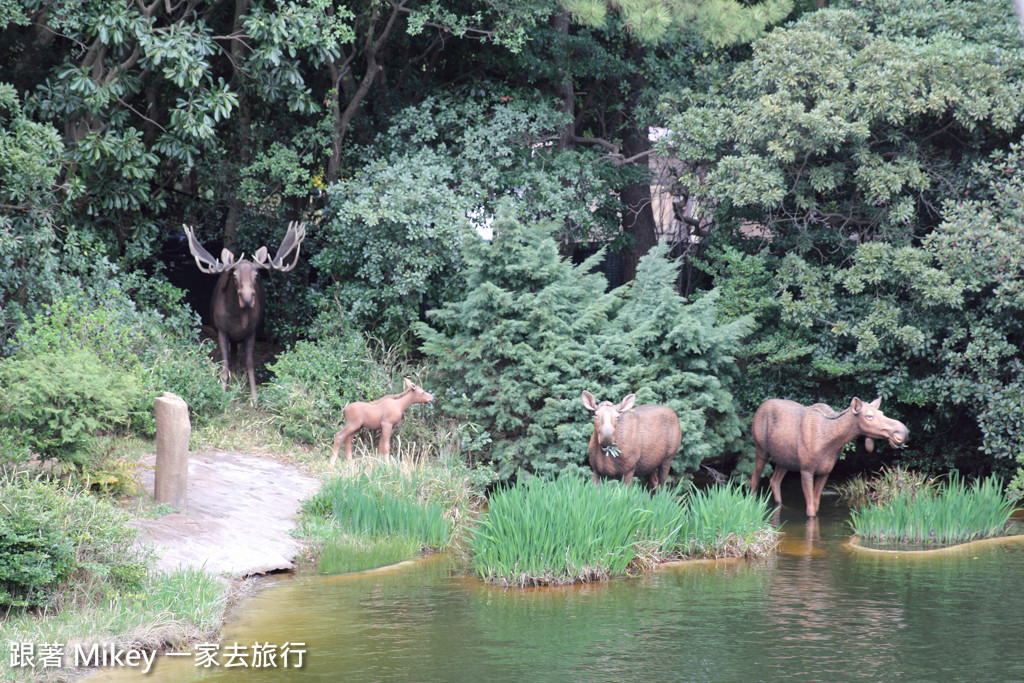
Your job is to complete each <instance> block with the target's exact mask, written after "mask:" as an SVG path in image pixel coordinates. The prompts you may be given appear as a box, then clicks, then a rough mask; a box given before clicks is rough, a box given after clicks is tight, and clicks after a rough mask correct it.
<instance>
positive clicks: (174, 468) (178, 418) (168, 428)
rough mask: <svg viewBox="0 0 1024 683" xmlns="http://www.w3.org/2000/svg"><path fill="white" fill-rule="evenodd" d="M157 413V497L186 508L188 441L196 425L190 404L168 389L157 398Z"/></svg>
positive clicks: (155, 482)
mask: <svg viewBox="0 0 1024 683" xmlns="http://www.w3.org/2000/svg"><path fill="white" fill-rule="evenodd" d="M153 411H154V414H155V417H156V474H155V476H154V484H153V497H154V498H155V499H156V502H157V503H167V504H168V505H170V506H171V507H173V508H175V509H177V510H180V511H181V512H184V511H185V506H186V504H187V502H188V441H189V437H190V436H191V435H192V425H191V423H190V422H189V419H188V404H186V403H185V401H184V400H182V399H181V398H180V397H178V396H175V395H174V394H171V393H168V392H164V395H163V396H159V397H157V398H156V400H155V401H154V402H153Z"/></svg>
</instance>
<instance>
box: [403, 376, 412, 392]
mask: <svg viewBox="0 0 1024 683" xmlns="http://www.w3.org/2000/svg"><path fill="white" fill-rule="evenodd" d="M402 381H403V382H405V388H406V389H412V387H413V384H412V382H410V381H409V378H408V377H403V378H402Z"/></svg>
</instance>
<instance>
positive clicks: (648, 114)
mask: <svg viewBox="0 0 1024 683" xmlns="http://www.w3.org/2000/svg"><path fill="white" fill-rule="evenodd" d="M561 4H562V7H563V10H562V12H557V11H556V12H555V13H554V14H553V15H552V18H551V22H550V24H551V37H550V39H549V40H547V41H545V42H544V44H543V45H544V47H543V48H542V51H550V52H551V53H552V57H553V58H552V59H550V60H548V61H549V64H548V65H547V66H546V68H545V69H544V71H542V73H545V74H546V75H548V77H549V78H550V80H551V82H552V84H553V88H554V89H555V91H556V92H557V93H558V94H559V96H560V98H561V99H562V108H563V111H565V112H566V113H567V114H568V115H569V117H570V122H569V123H568V125H567V126H566V128H565V130H564V131H563V134H562V136H561V140H560V144H561V146H562V147H572V146H576V145H587V146H596V147H598V148H600V149H601V150H603V151H604V152H605V153H606V154H607V155H608V159H609V160H610V161H612V163H614V164H616V165H618V166H622V167H623V168H624V169H626V170H628V171H631V173H629V174H628V175H627V176H626V177H627V178H628V180H625V181H624V182H623V183H622V184H621V185H620V186H619V198H620V200H621V202H622V214H623V215H622V230H623V232H625V233H626V234H627V235H628V236H629V240H630V242H631V244H630V248H629V250H628V255H627V259H626V272H625V277H626V278H627V279H630V278H632V277H633V276H634V274H635V272H636V267H637V262H638V259H639V258H640V257H641V256H642V255H643V254H645V253H646V252H647V250H648V249H650V248H651V247H652V246H654V244H655V242H656V240H657V234H656V229H655V222H654V214H653V212H652V210H651V206H652V202H651V185H652V184H655V183H654V182H652V177H651V170H650V165H649V162H650V155H651V154H652V152H653V150H652V145H651V142H650V137H649V133H648V131H649V127H650V126H651V125H657V124H658V123H660V121H659V120H658V119H656V118H655V117H654V116H653V114H652V112H653V104H654V102H655V101H656V98H657V93H658V92H659V91H660V90H662V89H664V88H665V87H678V86H677V84H678V80H679V79H680V78H686V77H687V76H688V75H689V74H690V72H691V71H692V69H693V66H694V63H695V62H697V61H698V60H697V59H696V58H695V55H694V52H695V50H694V48H696V47H704V48H705V50H706V49H708V48H707V46H714V47H716V48H721V47H725V46H729V45H733V44H736V43H741V42H749V41H750V40H752V39H753V38H755V37H756V36H758V35H759V34H760V33H761V32H762V31H764V30H765V28H766V27H768V26H769V25H771V24H772V23H776V22H778V21H781V20H782V19H783V18H785V17H786V16H787V15H788V14H789V12H790V11H791V10H792V7H793V3H792V2H791V1H790V0H767V1H765V2H757V3H749V4H748V3H743V2H737V1H735V0H716V1H715V2H695V1H692V0H674V1H673V2H661V1H660V0H657V1H648V0H644V1H641V2H609V1H608V0H567V1H566V2H563V3H561ZM573 22H576V23H577V24H579V25H580V26H581V27H583V28H582V30H579V31H575V30H574V29H573V27H572V23H573ZM669 74H671V75H669ZM666 76H667V78H666ZM595 92H596V94H597V96H595ZM582 93H585V96H583V97H581V94H582Z"/></svg>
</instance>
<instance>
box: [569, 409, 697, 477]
mask: <svg viewBox="0 0 1024 683" xmlns="http://www.w3.org/2000/svg"><path fill="white" fill-rule="evenodd" d="M581 398H582V400H583V407H584V408H586V409H587V410H588V411H589V412H591V413H593V415H594V433H593V434H591V435H590V444H589V446H588V449H589V451H590V469H591V470H592V471H593V473H594V483H595V484H596V483H597V482H598V477H599V476H601V477H605V478H608V479H621V480H622V482H623V483H624V484H628V483H629V482H631V481H632V480H633V477H634V476H636V477H640V478H641V479H647V481H648V483H649V484H650V488H651V490H652V491H654V490H656V489H657V488H658V486H660V485H661V484H664V483H665V479H666V478H667V477H668V471H669V468H670V467H672V459H673V458H674V457H676V451H678V450H679V444H680V442H681V441H682V440H683V433H682V430H681V429H680V428H679V417H678V416H677V415H676V413H675V411H674V410H672V409H671V408H669V407H668V406H659V405H651V404H645V405H639V406H635V407H634V405H633V404H634V403H635V402H636V394H629V395H628V396H626V397H625V398H624V399H622V401H620V402H619V403H618V405H616V404H614V403H612V402H611V401H601V402H600V403H598V402H597V401H596V400H595V399H594V395H593V394H591V393H590V392H589V391H584V392H583V394H582V396H581Z"/></svg>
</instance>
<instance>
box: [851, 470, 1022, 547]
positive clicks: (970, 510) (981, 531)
mask: <svg viewBox="0 0 1024 683" xmlns="http://www.w3.org/2000/svg"><path fill="white" fill-rule="evenodd" d="M1013 508H1014V505H1013V502H1012V501H1010V499H1009V498H1008V497H1007V496H1006V494H1005V493H1004V492H1003V487H1002V485H1001V482H1000V481H999V480H998V479H997V478H996V477H994V476H992V477H987V478H985V479H980V480H976V481H974V482H972V483H971V484H968V483H967V482H966V481H965V480H964V479H963V477H961V476H960V475H959V474H957V473H953V474H951V475H950V476H949V477H948V479H947V480H946V481H945V482H943V483H941V484H939V485H938V486H933V487H928V488H926V489H924V490H920V491H911V490H904V491H901V492H898V493H896V494H895V496H894V497H892V498H891V499H890V500H888V501H885V502H882V503H871V504H868V505H863V506H859V507H856V508H854V509H853V510H851V511H850V525H851V526H852V527H853V531H854V533H856V534H857V535H859V536H860V537H861V538H862V539H864V540H867V541H872V542H881V543H895V544H937V545H952V544H955V543H965V542H967V541H972V540H976V539H981V538H992V537H994V536H1000V535H1002V534H1003V533H1005V530H1006V526H1007V523H1008V522H1009V520H1010V515H1011V514H1013Z"/></svg>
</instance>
